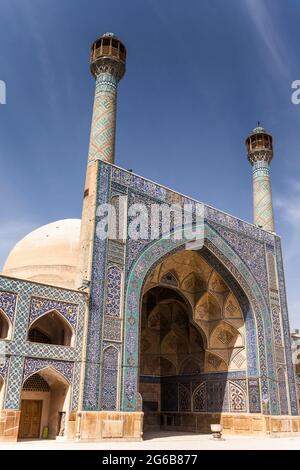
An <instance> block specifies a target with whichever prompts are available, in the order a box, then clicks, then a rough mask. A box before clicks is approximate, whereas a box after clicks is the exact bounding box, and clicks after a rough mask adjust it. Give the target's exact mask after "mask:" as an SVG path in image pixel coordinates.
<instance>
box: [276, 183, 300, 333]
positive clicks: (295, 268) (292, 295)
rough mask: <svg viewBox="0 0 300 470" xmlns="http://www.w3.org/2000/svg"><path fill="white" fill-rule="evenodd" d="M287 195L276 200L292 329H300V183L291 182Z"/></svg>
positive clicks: (282, 195)
mask: <svg viewBox="0 0 300 470" xmlns="http://www.w3.org/2000/svg"><path fill="white" fill-rule="evenodd" d="M286 186H287V187H288V188H289V189H288V191H287V192H286V193H284V194H281V195H280V196H278V197H276V198H275V200H274V205H275V207H276V208H277V212H278V216H279V222H280V223H281V224H282V226H284V233H285V237H284V240H283V252H284V265H285V274H286V284H287V292H288V303H289V312H290V317H291V327H292V328H294V327H296V328H300V319H299V312H300V294H299V284H300V272H299V265H300V244H299V240H300V182H299V181H296V180H291V181H290V182H289V184H288V185H286Z"/></svg>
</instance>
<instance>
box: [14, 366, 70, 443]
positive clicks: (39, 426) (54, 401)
mask: <svg viewBox="0 0 300 470" xmlns="http://www.w3.org/2000/svg"><path fill="white" fill-rule="evenodd" d="M70 390H71V387H70V382H69V380H68V379H67V378H66V377H65V376H64V375H63V374H62V373H61V372H60V371H59V370H57V369H56V368H54V367H53V366H52V365H51V364H47V365H45V366H44V367H41V368H39V369H38V370H34V371H32V373H30V374H26V375H24V381H23V387H22V392H21V416H20V425H19V438H27V439H29V438H31V439H33V438H40V437H42V431H43V429H44V428H45V427H48V430H49V437H50V438H55V437H56V436H58V435H59V436H63V435H64V434H65V427H66V423H67V422H68V419H67V416H68V413H69V407H70ZM32 410H34V412H33V413H32Z"/></svg>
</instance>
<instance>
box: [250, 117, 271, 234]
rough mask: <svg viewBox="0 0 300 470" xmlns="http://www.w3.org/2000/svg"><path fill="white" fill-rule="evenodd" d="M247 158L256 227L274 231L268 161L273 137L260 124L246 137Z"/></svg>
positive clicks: (269, 160)
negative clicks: (250, 168) (249, 166)
mask: <svg viewBox="0 0 300 470" xmlns="http://www.w3.org/2000/svg"><path fill="white" fill-rule="evenodd" d="M246 147H247V154H248V160H249V162H250V163H251V165H252V172H253V217H254V224H255V225H257V226H258V227H261V228H263V229H264V230H268V231H270V232H275V225H274V212H273V203H272V187H271V178H270V162H271V160H272V158H273V139H272V136H271V135H270V134H268V133H267V131H266V130H265V129H264V128H263V127H261V126H260V123H259V122H258V126H257V127H255V129H253V131H252V133H251V134H250V136H249V137H248V138H247V139H246Z"/></svg>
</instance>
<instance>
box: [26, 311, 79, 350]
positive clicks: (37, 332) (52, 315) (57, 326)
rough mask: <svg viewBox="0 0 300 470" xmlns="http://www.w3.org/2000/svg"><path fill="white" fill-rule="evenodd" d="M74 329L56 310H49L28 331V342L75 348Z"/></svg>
mask: <svg viewBox="0 0 300 470" xmlns="http://www.w3.org/2000/svg"><path fill="white" fill-rule="evenodd" d="M74 338H75V334H74V329H73V327H72V325H71V324H70V322H69V321H68V320H67V319H66V318H65V317H64V316H63V315H62V314H61V313H60V312H58V311H57V310H56V309H52V310H49V311H47V312H45V313H43V315H41V316H39V317H38V318H37V319H36V320H34V321H33V322H32V323H31V325H30V328H29V331H28V341H30V342H34V343H46V344H56V345H59V346H73V343H74Z"/></svg>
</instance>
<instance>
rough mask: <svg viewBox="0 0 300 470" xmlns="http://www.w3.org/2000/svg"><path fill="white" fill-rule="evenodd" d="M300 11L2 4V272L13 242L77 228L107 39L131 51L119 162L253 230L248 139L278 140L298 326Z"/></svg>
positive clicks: (139, 1) (281, 218) (215, 1)
mask: <svg viewBox="0 0 300 470" xmlns="http://www.w3.org/2000/svg"><path fill="white" fill-rule="evenodd" d="M299 17H300V2H299V1H298V0H265V1H264V0H226V1H225V0H186V1H185V2H179V1H175V0H163V1H162V0H114V2H111V1H103V0H89V1H88V2H87V1H84V0H1V5H0V57H1V59H0V60H1V67H0V80H4V81H5V82H6V86H7V104H6V105H4V106H0V163H1V172H0V187H1V201H2V203H1V206H0V266H1V265H2V264H3V262H4V260H5V258H6V256H7V254H8V252H9V250H10V249H11V248H12V246H13V245H14V243H15V242H16V241H18V240H19V239H20V238H22V237H23V236H25V235H26V234H27V233H28V232H29V231H31V230H32V229H34V228H36V227H38V226H40V225H43V224H46V223H49V222H51V221H54V220H58V219H63V218H69V217H75V218H77V217H78V218H79V217H80V216H81V202H82V194H83V186H84V178H85V167H86V158H87V151H88V140H89V129H90V121H91V111H92V103H93V93H94V80H93V78H92V76H91V74H90V72H89V48H90V44H91V43H92V41H93V40H94V39H95V38H96V37H98V36H100V35H101V34H102V33H104V32H106V31H113V32H115V33H116V34H117V35H118V36H119V37H120V38H121V39H122V40H123V41H124V43H125V44H126V46H127V49H128V60H127V73H126V75H125V77H124V79H123V80H122V82H121V83H120V86H119V99H118V123H117V124H118V128H117V149H116V163H117V164H118V165H120V166H122V167H124V168H132V169H133V170H134V172H135V173H138V174H141V175H143V176H145V177H147V178H149V179H152V180H154V181H157V182H159V183H162V184H164V185H166V186H169V187H172V188H174V189H176V190H177V191H180V192H183V193H185V194H188V195H190V196H192V197H196V198H198V199H200V200H202V201H203V202H205V203H208V204H210V205H212V206H215V207H218V208H220V209H222V210H224V211H226V212H229V213H232V214H233V215H235V216H237V217H240V218H242V219H244V220H248V221H252V185H251V168H250V165H249V163H248V161H247V159H246V155H245V148H244V139H245V137H246V135H247V134H248V133H249V131H250V130H251V129H252V128H253V127H254V126H255V124H256V121H257V120H260V121H261V123H262V124H263V125H264V126H265V127H266V128H267V129H268V130H269V131H270V132H271V133H272V134H273V137H274V143H275V156H274V160H273V162H272V184H273V194H274V205H275V214H276V227H277V232H278V233H279V234H280V235H281V236H282V239H283V249H284V255H285V268H286V279H287V287H288V299H289V309H290V316H291V326H292V327H298V328H300V294H299V285H300V268H299V266H300V245H299V240H300V159H299V155H300V138H299V125H300V105H299V106H296V105H293V104H292V102H291V93H292V90H291V83H292V81H294V80H297V79H300V65H299V64H300V62H299V40H300V30H299Z"/></svg>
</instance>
